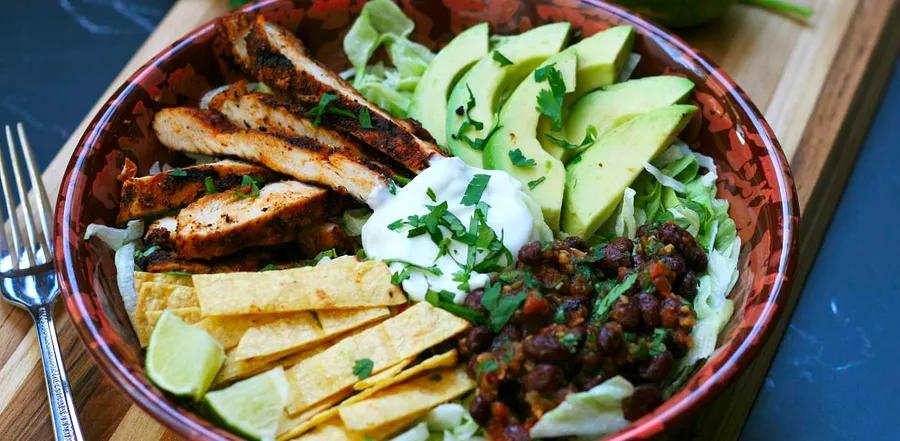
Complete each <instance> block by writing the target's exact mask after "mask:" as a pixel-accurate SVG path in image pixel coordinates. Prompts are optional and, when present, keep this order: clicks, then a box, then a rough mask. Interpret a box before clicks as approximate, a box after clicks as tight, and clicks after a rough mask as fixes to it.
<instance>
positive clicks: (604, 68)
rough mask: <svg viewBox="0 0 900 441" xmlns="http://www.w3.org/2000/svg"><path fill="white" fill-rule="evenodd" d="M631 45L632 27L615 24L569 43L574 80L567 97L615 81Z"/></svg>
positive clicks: (581, 93) (632, 43)
mask: <svg viewBox="0 0 900 441" xmlns="http://www.w3.org/2000/svg"><path fill="white" fill-rule="evenodd" d="M633 46H634V28H633V27H631V26H629V25H622V26H616V27H613V28H609V29H607V30H605V31H602V32H598V33H596V34H594V35H591V36H590V37H587V38H585V39H583V40H581V41H579V42H578V43H575V44H573V45H572V46H571V49H572V50H574V51H575V55H577V56H578V82H577V83H576V84H575V92H574V93H572V94H571V95H570V97H569V98H570V99H572V100H576V99H578V98H580V97H581V96H582V95H584V94H586V93H588V92H590V91H592V90H594V89H597V88H599V87H603V86H607V85H610V84H612V83H613V82H615V81H616V77H617V76H618V75H619V71H620V70H622V66H623V65H624V64H625V61H626V60H628V57H629V56H630V55H631V48H632V47H633Z"/></svg>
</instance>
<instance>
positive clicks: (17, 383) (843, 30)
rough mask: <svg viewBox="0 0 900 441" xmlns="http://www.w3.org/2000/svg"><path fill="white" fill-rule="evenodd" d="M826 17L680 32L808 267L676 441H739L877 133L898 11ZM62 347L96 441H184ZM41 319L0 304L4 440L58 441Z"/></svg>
mask: <svg viewBox="0 0 900 441" xmlns="http://www.w3.org/2000/svg"><path fill="white" fill-rule="evenodd" d="M797 2H798V3H803V4H807V5H809V6H811V7H813V8H814V9H815V11H816V14H815V16H814V17H813V18H812V19H811V20H809V21H808V22H806V23H802V22H797V21H794V20H791V19H789V18H786V17H783V16H780V15H777V14H772V13H768V12H765V11H762V10H758V9H755V8H751V7H745V6H737V7H735V8H733V9H732V10H731V11H730V13H729V14H728V15H727V16H726V17H725V18H724V19H722V20H720V21H719V22H717V23H714V24H712V25H710V26H708V27H704V28H699V29H694V30H688V31H683V32H681V35H683V36H684V37H685V38H687V40H688V41H689V42H691V43H693V44H694V45H696V46H697V47H699V48H700V49H702V50H703V51H705V52H706V53H707V54H709V55H710V56H711V57H712V59H714V60H716V61H717V62H718V63H719V64H720V65H722V66H723V67H724V68H725V70H726V71H727V72H729V73H730V74H731V75H732V76H733V77H734V78H735V79H736V80H737V82H738V83H739V84H740V85H741V86H742V87H743V88H744V89H745V90H746V91H747V92H748V93H749V95H750V97H751V98H752V99H753V100H754V101H755V103H756V104H757V106H759V108H760V109H762V110H763V112H764V113H765V116H766V118H767V119H768V121H769V123H771V124H772V127H773V128H774V129H775V132H776V133H777V134H778V137H779V139H780V141H781V144H782V146H783V147H784V151H785V153H786V154H787V156H788V158H789V159H790V161H791V165H792V168H793V173H794V178H795V180H796V184H797V190H798V192H799V195H800V206H801V212H802V221H801V229H802V233H801V247H800V260H799V265H798V268H797V274H796V277H795V283H794V292H793V295H792V296H791V298H790V301H789V305H788V308H787V310H786V311H785V313H784V314H782V316H781V320H780V322H779V323H778V326H777V328H776V329H775V331H774V332H773V336H772V338H771V339H770V341H769V343H768V344H767V345H766V346H764V348H763V350H762V353H761V354H760V356H759V357H758V358H757V360H756V361H755V362H754V364H753V365H751V368H750V369H748V370H747V371H746V372H745V373H744V374H743V375H742V376H741V377H740V378H739V379H738V380H737V381H736V382H735V383H734V384H733V385H732V386H731V387H730V388H729V389H728V390H727V391H726V392H725V393H724V394H722V396H720V397H719V398H717V399H716V400H714V401H713V402H712V403H710V404H709V405H708V406H707V407H706V408H705V409H704V410H703V411H702V413H701V415H700V418H699V419H700V420H702V421H703V422H704V423H703V424H702V425H701V424H696V422H695V421H696V420H697V419H694V420H692V421H689V422H688V423H686V424H685V426H684V427H683V428H682V429H681V430H680V431H679V432H678V433H676V434H673V435H672V436H670V438H671V439H679V440H681V439H704V440H734V439H737V437H738V436H739V434H740V430H741V427H742V425H743V422H744V419H745V418H746V416H747V413H748V412H749V410H750V407H751V405H752V403H753V400H754V398H755V396H756V392H757V391H758V389H759V385H760V383H761V382H762V380H763V378H764V377H765V373H766V370H767V369H768V366H769V363H770V362H771V359H772V357H773V356H774V354H775V350H776V349H777V345H778V341H779V340H780V339H781V335H782V334H783V332H784V328H785V326H786V324H787V322H788V319H789V317H790V312H791V311H792V309H793V306H794V304H795V303H796V300H797V296H798V295H799V292H800V289H801V288H802V282H803V279H804V278H805V276H806V273H807V272H808V270H809V266H810V265H811V263H812V261H813V258H814V257H815V253H816V251H817V250H818V248H819V244H820V242H821V238H822V235H823V233H824V231H825V228H826V226H827V224H828V222H829V220H830V218H831V214H832V211H833V209H834V206H835V204H836V202H837V200H838V198H839V196H840V193H841V190H842V188H843V186H844V183H845V181H846V178H847V175H848V173H849V171H850V170H851V169H852V165H853V162H854V159H855V157H856V153H857V151H858V149H859V146H860V144H861V142H862V141H863V139H864V136H865V133H866V131H867V129H868V127H869V124H870V122H871V119H872V115H873V113H874V111H875V109H876V107H877V104H878V101H879V97H880V95H881V92H882V90H883V88H884V85H885V82H886V80H887V78H888V76H889V73H890V70H891V67H892V66H893V64H894V60H895V58H896V56H897V51H898V46H900V7H898V1H897V0H799V1H797ZM227 3H228V2H227V1H224V0H179V1H178V2H177V3H176V4H175V5H174V6H173V7H172V9H171V11H170V12H169V13H168V15H167V16H166V17H165V18H164V19H163V21H162V22H161V23H160V24H159V27H158V28H157V29H156V30H155V31H154V32H153V34H152V35H151V36H150V37H149V38H148V40H147V41H146V42H145V43H144V45H143V46H142V47H141V48H140V49H139V50H138V51H137V53H136V54H135V55H134V57H133V58H132V60H131V61H130V62H129V63H128V65H127V66H126V67H125V68H124V69H123V71H122V73H121V74H120V75H119V76H118V77H117V78H116V79H115V80H114V81H113V83H112V84H111V85H110V87H109V89H108V90H107V91H106V93H104V96H103V97H101V98H100V100H99V101H98V103H97V104H96V105H95V106H94V108H93V109H92V110H91V112H90V113H89V114H88V115H87V117H86V118H85V120H84V121H83V122H82V124H81V125H80V126H79V127H78V129H76V130H75V131H74V132H73V135H72V137H71V138H70V139H69V140H68V142H67V143H66V144H65V146H63V147H62V149H61V150H60V152H59V154H58V155H57V157H56V158H55V159H54V160H53V162H52V163H51V164H50V166H49V167H48V169H47V171H46V172H45V173H44V180H45V182H46V183H47V187H48V188H49V189H50V190H51V193H52V194H51V195H50V196H51V198H52V199H53V200H55V197H56V192H57V191H58V190H57V189H58V187H59V181H60V179H61V177H62V174H63V171H64V169H65V166H66V164H67V163H68V160H69V156H70V155H71V152H72V150H73V148H74V146H75V144H76V143H77V141H78V139H79V138H80V137H81V134H82V132H83V131H84V129H85V128H86V127H87V124H88V122H89V121H90V118H91V117H92V116H93V115H94V114H95V113H96V112H97V110H99V108H100V106H101V105H102V103H103V102H104V101H105V100H106V98H107V97H108V96H109V95H110V94H111V93H112V92H113V91H114V90H115V89H116V88H118V87H119V85H120V84H121V83H122V82H123V81H124V80H125V79H126V78H127V76H129V75H130V74H131V73H132V72H133V71H135V70H136V69H137V68H138V67H140V66H141V65H142V64H143V63H144V62H145V61H146V60H148V59H149V58H150V57H151V56H152V55H153V54H155V53H157V52H158V51H159V50H161V49H162V48H163V47H165V46H166V45H168V44H169V43H171V42H173V41H174V40H176V39H177V38H179V37H181V36H182V35H184V34H185V33H187V32H188V31H190V30H191V29H193V28H195V27H197V26H198V25H200V24H202V23H204V22H206V21H208V20H210V19H212V18H214V17H216V16H218V15H221V14H224V13H225V12H227ZM57 327H58V331H59V341H60V344H61V346H62V348H63V352H64V354H65V355H64V356H65V361H66V366H67V368H68V373H69V380H70V382H71V385H72V389H73V391H74V393H75V399H76V402H77V403H78V411H79V415H80V417H81V423H82V428H83V429H84V432H85V439H86V440H91V441H93V440H110V439H114V440H154V441H155V440H161V439H177V437H175V436H174V435H173V434H171V433H169V432H167V431H166V430H165V429H163V428H162V426H160V425H159V424H158V423H157V422H156V421H155V420H153V419H152V418H150V417H149V416H147V415H145V414H144V413H143V412H142V411H141V410H139V409H138V408H137V407H136V406H134V405H132V403H131V401H130V400H129V399H128V398H127V397H126V396H125V395H123V394H122V393H120V392H119V391H118V390H117V389H115V387H114V386H113V385H112V383H111V382H110V381H109V380H108V379H107V378H106V377H105V376H104V375H103V374H102V373H101V372H100V371H99V369H98V368H97V366H96V364H95V363H94V362H93V360H92V359H91V357H90V355H89V354H88V353H87V352H86V351H85V347H84V345H83V343H82V342H81V341H80V340H79V339H78V337H77V334H76V331H75V329H74V328H73V327H72V324H71V322H70V321H69V319H68V317H67V315H66V313H65V311H64V308H63V307H62V306H60V308H59V310H58V311H57ZM48 412H49V410H48V407H47V400H46V395H45V390H44V381H43V373H42V370H41V365H40V356H39V353H38V349H37V341H36V338H35V332H34V330H33V326H32V322H31V319H30V318H29V317H28V316H27V315H26V314H25V313H24V312H23V311H20V310H18V309H15V308H13V307H12V306H10V305H9V304H7V303H2V302H0V434H3V438H4V439H10V438H12V439H20V440H47V439H52V437H53V432H52V426H51V423H50V416H49V413H48Z"/></svg>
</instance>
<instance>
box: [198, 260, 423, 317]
mask: <svg viewBox="0 0 900 441" xmlns="http://www.w3.org/2000/svg"><path fill="white" fill-rule="evenodd" d="M193 281H194V286H196V288H197V294H198V296H199V298H200V308H201V309H202V310H203V315H204V316H210V315H236V314H260V313H272V312H289V311H307V310H314V309H346V308H364V307H374V306H389V305H398V304H401V303H405V302H406V297H405V296H404V295H403V292H402V291H401V290H400V288H398V287H397V286H396V285H393V284H391V272H390V270H389V269H388V267H387V265H385V264H384V262H380V261H374V260H368V261H365V262H360V261H359V260H358V259H356V257H354V256H343V257H339V258H337V259H334V260H332V261H331V262H329V263H326V264H324V265H318V266H312V267H303V268H292V269H287V270H281V271H264V272H256V273H223V274H198V275H195V276H194V278H193Z"/></svg>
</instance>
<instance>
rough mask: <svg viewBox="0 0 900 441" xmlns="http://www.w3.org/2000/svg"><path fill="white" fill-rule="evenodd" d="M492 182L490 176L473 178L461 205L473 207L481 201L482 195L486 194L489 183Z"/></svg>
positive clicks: (480, 175) (482, 175)
mask: <svg viewBox="0 0 900 441" xmlns="http://www.w3.org/2000/svg"><path fill="white" fill-rule="evenodd" d="M490 180H491V176H490V175H485V174H477V175H475V176H473V177H472V180H471V181H469V185H468V186H467V187H466V192H465V193H464V194H463V198H462V201H460V203H461V204H463V205H466V206H472V205H475V204H477V203H478V202H479V201H481V195H482V194H483V193H484V190H485V189H486V188H487V185H488V181H490Z"/></svg>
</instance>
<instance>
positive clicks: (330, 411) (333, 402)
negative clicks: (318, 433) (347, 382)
mask: <svg viewBox="0 0 900 441" xmlns="http://www.w3.org/2000/svg"><path fill="white" fill-rule="evenodd" d="M351 393H352V391H349V390H345V391H341V392H340V393H338V394H337V395H335V396H333V397H331V398H329V399H327V400H325V401H323V402H321V403H319V404H317V405H315V406H313V407H310V408H309V409H307V410H305V411H303V412H300V413H299V414H297V415H296V416H293V417H291V416H289V415H288V414H287V413H286V412H285V413H283V414H282V416H281V421H280V422H279V423H278V436H277V439H278V440H286V439H291V438H295V437H296V436H297V435H300V434H301V433H303V432H306V431H308V430H309V429H312V428H313V427H316V426H318V425H319V424H321V423H322V422H324V421H326V420H329V419H332V418H334V417H336V416H337V405H338V403H340V402H341V401H342V400H343V399H344V398H347V396H348V395H350V394H351Z"/></svg>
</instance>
